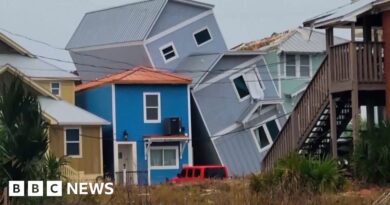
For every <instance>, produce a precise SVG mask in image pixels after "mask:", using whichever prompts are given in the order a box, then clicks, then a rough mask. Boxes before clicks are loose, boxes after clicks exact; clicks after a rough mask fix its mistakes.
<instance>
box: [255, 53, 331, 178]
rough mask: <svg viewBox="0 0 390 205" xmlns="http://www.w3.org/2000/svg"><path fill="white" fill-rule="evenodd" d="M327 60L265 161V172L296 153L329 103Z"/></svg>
mask: <svg viewBox="0 0 390 205" xmlns="http://www.w3.org/2000/svg"><path fill="white" fill-rule="evenodd" d="M328 66H329V65H328V59H327V58H325V59H324V61H323V62H322V64H321V66H320V67H319V69H318V71H317V72H316V74H315V75H314V77H313V79H312V81H311V82H310V84H309V85H308V87H307V89H306V91H305V92H304V94H303V95H302V97H301V99H300V101H299V102H298V104H297V105H296V107H295V108H294V111H293V112H292V113H291V115H290V117H289V119H288V120H287V122H286V123H285V125H284V127H283V128H282V130H281V131H280V133H279V136H278V138H277V139H276V141H275V142H274V144H273V146H272V148H271V149H270V150H269V152H268V153H267V155H266V157H265V158H264V160H263V167H262V169H263V170H268V169H270V168H271V167H272V166H273V164H274V163H275V162H276V161H277V160H279V159H280V158H281V157H283V156H286V155H287V154H289V153H290V152H292V151H295V150H296V149H297V148H299V146H300V145H301V144H302V143H303V142H304V140H305V138H304V136H306V135H307V134H308V133H309V132H310V128H312V127H313V126H314V124H315V123H316V122H317V121H316V119H317V118H318V117H319V115H320V114H321V113H322V112H321V111H322V110H323V109H324V108H325V107H326V106H327V105H328V102H329V99H328V98H329V80H328V79H329V70H330V69H329V67H328Z"/></svg>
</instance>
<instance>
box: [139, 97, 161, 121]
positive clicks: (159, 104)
mask: <svg viewBox="0 0 390 205" xmlns="http://www.w3.org/2000/svg"><path fill="white" fill-rule="evenodd" d="M147 95H157V98H158V101H157V102H158V107H157V108H158V112H157V115H158V119H157V120H148V118H147V114H146V110H147V108H148V107H147V106H146V96H147ZM143 105H144V123H161V94H160V93H159V92H144V103H143ZM153 108H155V107H153Z"/></svg>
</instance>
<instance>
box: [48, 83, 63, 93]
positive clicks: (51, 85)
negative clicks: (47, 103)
mask: <svg viewBox="0 0 390 205" xmlns="http://www.w3.org/2000/svg"><path fill="white" fill-rule="evenodd" d="M55 83H58V94H54V93H53V89H57V88H53V84H55ZM50 93H51V94H53V95H55V96H61V82H58V81H52V82H50Z"/></svg>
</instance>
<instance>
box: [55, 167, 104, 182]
mask: <svg viewBox="0 0 390 205" xmlns="http://www.w3.org/2000/svg"><path fill="white" fill-rule="evenodd" d="M61 174H62V176H63V180H64V181H69V182H95V181H96V179H97V177H98V176H99V175H98V174H84V172H83V171H77V170H75V169H73V168H72V167H71V166H69V165H64V166H62V167H61Z"/></svg>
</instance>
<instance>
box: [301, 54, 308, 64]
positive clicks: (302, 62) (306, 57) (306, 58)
mask: <svg viewBox="0 0 390 205" xmlns="http://www.w3.org/2000/svg"><path fill="white" fill-rule="evenodd" d="M300 58H301V59H300V60H301V65H309V64H310V60H309V56H308V55H301V56H300Z"/></svg>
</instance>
